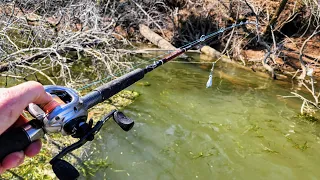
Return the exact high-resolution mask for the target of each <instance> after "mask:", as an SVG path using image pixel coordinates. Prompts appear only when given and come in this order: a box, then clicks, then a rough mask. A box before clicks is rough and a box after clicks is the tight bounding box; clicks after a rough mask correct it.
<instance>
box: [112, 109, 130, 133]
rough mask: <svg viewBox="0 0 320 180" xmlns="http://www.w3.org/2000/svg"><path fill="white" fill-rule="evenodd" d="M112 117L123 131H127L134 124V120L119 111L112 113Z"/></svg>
mask: <svg viewBox="0 0 320 180" xmlns="http://www.w3.org/2000/svg"><path fill="white" fill-rule="evenodd" d="M113 119H114V121H115V122H116V123H117V124H118V125H119V126H120V127H121V128H122V129H123V130H124V131H129V130H130V129H131V128H132V127H133V125H134V121H133V120H132V119H130V118H128V117H127V116H125V115H124V114H123V113H122V112H120V111H116V112H115V113H114V114H113Z"/></svg>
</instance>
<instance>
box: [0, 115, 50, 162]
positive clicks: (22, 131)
mask: <svg viewBox="0 0 320 180" xmlns="http://www.w3.org/2000/svg"><path fill="white" fill-rule="evenodd" d="M35 121H36V120H33V121H30V122H29V123H27V124H26V125H25V126H24V127H18V128H13V129H9V130H8V131H6V132H4V133H3V134H1V135H0V163H1V162H2V161H3V159H4V158H5V157H6V156H7V155H9V154H11V153H14V152H18V151H23V150H25V149H26V148H27V147H28V146H29V145H30V144H31V143H32V142H34V141H36V140H37V139H40V138H41V137H43V135H44V132H43V130H42V129H41V128H37V127H36V126H37V125H36V123H35Z"/></svg>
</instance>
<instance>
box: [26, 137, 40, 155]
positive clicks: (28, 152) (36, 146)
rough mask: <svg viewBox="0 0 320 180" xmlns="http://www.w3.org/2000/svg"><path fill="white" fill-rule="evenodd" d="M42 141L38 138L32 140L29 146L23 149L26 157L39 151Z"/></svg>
mask: <svg viewBox="0 0 320 180" xmlns="http://www.w3.org/2000/svg"><path fill="white" fill-rule="evenodd" d="M41 146H42V143H41V141H40V140H38V141H35V142H33V143H32V144H30V146H29V147H27V149H26V150H25V151H24V153H25V155H26V156H28V157H33V156H35V155H37V154H38V153H39V152H40V149H41Z"/></svg>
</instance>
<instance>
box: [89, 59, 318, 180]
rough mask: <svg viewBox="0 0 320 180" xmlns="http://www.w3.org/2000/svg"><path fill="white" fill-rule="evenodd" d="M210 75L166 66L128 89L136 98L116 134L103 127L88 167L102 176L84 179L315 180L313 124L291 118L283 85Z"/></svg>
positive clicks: (233, 74)
mask: <svg viewBox="0 0 320 180" xmlns="http://www.w3.org/2000/svg"><path fill="white" fill-rule="evenodd" d="M208 75H209V71H208V70H203V69H201V68H199V67H197V66H195V65H190V64H177V63H168V64H166V65H165V66H163V67H161V68H159V69H157V70H155V71H154V72H152V73H150V74H148V75H147V76H146V77H145V79H144V80H143V82H149V83H150V84H151V85H150V86H139V85H134V86H132V87H131V89H134V90H136V91H138V92H140V93H141V96H140V97H139V98H138V99H137V100H136V101H135V102H134V103H133V104H132V105H130V106H129V107H126V108H125V109H124V112H125V113H126V115H127V116H129V117H131V118H132V119H134V120H135V122H136V124H135V126H134V128H133V129H132V130H131V131H129V132H123V131H122V130H121V129H120V128H119V127H117V125H116V124H115V123H114V122H108V123H107V125H106V126H105V127H104V129H103V131H101V132H100V135H101V138H99V139H97V140H95V141H94V142H93V144H91V148H90V149H89V150H88V152H91V151H94V152H97V153H94V154H92V155H90V156H89V158H90V159H91V160H98V159H105V158H106V157H108V162H110V163H111V165H110V167H109V168H108V169H101V170H99V171H98V172H97V173H96V174H95V175H94V176H95V177H92V178H91V179H114V180H115V179H121V180H123V179H158V180H166V179H318V178H320V171H319V165H320V139H319V130H320V128H319V125H318V124H312V123H309V122H306V121H302V120H301V119H298V118H296V115H297V113H298V112H299V107H300V103H301V102H300V101H299V100H294V99H285V100H284V99H282V98H280V97H278V96H277V95H290V87H291V85H290V84H289V83H283V82H280V81H276V82H274V81H272V80H270V79H266V78H264V77H259V76H257V75H256V74H255V73H253V72H249V71H245V70H242V69H238V68H235V67H232V66H231V65H225V64H223V63H220V64H218V65H217V67H216V69H215V74H214V83H213V87H212V88H209V89H206V88H205V84H206V81H207V79H208Z"/></svg>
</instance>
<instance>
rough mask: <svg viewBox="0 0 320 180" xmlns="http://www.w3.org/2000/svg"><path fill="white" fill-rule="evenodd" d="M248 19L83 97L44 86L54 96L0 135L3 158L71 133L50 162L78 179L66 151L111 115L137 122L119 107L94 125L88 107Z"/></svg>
mask: <svg viewBox="0 0 320 180" xmlns="http://www.w3.org/2000/svg"><path fill="white" fill-rule="evenodd" d="M249 23H250V22H242V23H240V24H234V25H233V26H230V27H228V28H224V29H220V30H219V31H217V32H215V33H212V34H210V35H207V36H201V38H200V39H198V40H196V41H194V42H191V43H189V44H187V45H185V46H183V47H181V48H179V49H177V50H175V51H174V52H172V53H170V54H169V55H167V56H166V57H164V58H162V59H160V60H157V61H155V62H154V63H152V64H150V65H148V66H146V67H145V68H137V69H135V70H133V71H131V72H129V73H127V74H125V75H122V76H121V77H119V78H117V79H114V80H112V81H110V82H108V83H106V84H104V85H102V86H100V87H98V88H96V89H94V90H93V91H91V92H89V93H88V94H86V95H85V96H83V97H80V96H79V95H78V93H77V92H76V91H75V90H73V89H71V88H67V87H63V86H54V85H48V86H44V89H45V91H46V92H48V93H49V94H51V96H52V97H53V100H52V101H50V102H49V103H47V104H45V105H41V106H39V105H36V104H32V103H31V104H29V106H28V107H27V110H28V112H29V113H30V114H31V115H32V116H33V118H34V119H33V120H31V121H29V122H28V123H27V124H25V125H24V126H21V127H19V128H14V129H10V130H8V131H6V132H5V133H3V134H1V135H0V162H2V161H3V159H4V158H5V157H6V156H7V155H9V154H10V153H13V152H17V151H21V150H24V149H26V148H27V147H28V146H29V145H30V144H31V143H32V142H34V141H36V140H38V139H41V138H43V137H44V135H45V134H50V133H61V134H62V135H66V136H72V137H73V138H78V139H79V140H78V141H77V142H76V143H74V144H72V145H70V146H68V147H66V148H64V149H63V150H62V151H61V152H60V153H59V154H58V155H56V156H55V157H54V158H53V159H52V160H51V161H50V164H51V165H52V169H53V171H54V173H55V174H56V176H57V177H58V178H59V179H61V180H70V179H71V180H72V179H77V178H78V177H79V176H80V174H79V172H78V171H77V170H76V168H75V167H74V166H73V165H71V164H70V163H68V162H67V161H65V160H63V159H62V158H63V157H64V156H65V155H67V154H68V153H70V152H72V151H73V150H75V149H78V148H80V147H81V146H83V145H84V144H85V143H86V142H88V141H92V140H94V137H95V135H96V134H97V133H98V132H99V131H100V129H101V128H102V126H103V125H104V124H105V122H106V121H108V120H109V119H110V118H111V117H112V118H113V120H114V121H115V122H116V123H117V124H118V125H119V126H120V127H121V128H122V129H123V130H124V131H129V130H130V129H131V128H132V127H133V125H134V121H133V120H132V119H130V118H128V117H126V116H125V115H124V114H123V113H122V112H120V111H118V110H113V111H111V112H110V113H108V114H107V115H105V116H104V117H103V118H102V119H101V120H99V121H98V122H97V123H96V124H95V125H93V120H92V119H90V120H89V121H88V122H87V119H88V110H89V109H90V108H92V107H94V106H95V105H97V104H99V103H101V102H103V101H105V100H107V99H109V98H110V97H112V96H113V95H115V94H117V93H119V92H120V91H122V90H124V89H125V88H127V87H128V86H130V85H132V84H134V83H135V82H137V81H139V80H141V79H142V78H143V77H144V76H145V75H146V74H147V73H149V72H151V71H153V70H154V69H156V68H158V67H160V66H161V65H163V64H165V63H167V62H169V61H170V60H172V59H174V58H176V57H178V56H179V55H181V54H183V53H185V52H186V51H188V50H189V49H191V48H194V47H196V46H198V45H200V44H201V43H204V42H206V41H209V40H210V39H211V38H212V37H214V36H215V35H217V34H219V33H221V32H224V31H225V30H228V29H231V28H234V27H238V26H241V25H244V24H249Z"/></svg>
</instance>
